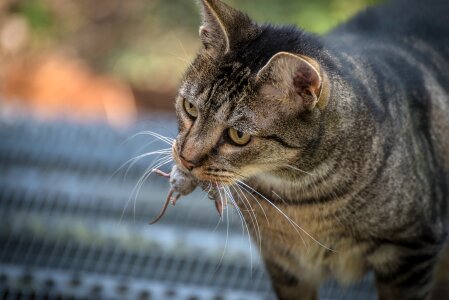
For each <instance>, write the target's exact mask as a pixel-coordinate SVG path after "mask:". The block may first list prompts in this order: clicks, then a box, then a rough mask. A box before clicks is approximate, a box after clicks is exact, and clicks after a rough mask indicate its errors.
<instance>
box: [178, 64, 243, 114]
mask: <svg viewBox="0 0 449 300" xmlns="http://www.w3.org/2000/svg"><path fill="white" fill-rule="evenodd" d="M250 83H251V70H250V68H248V67H247V66H245V65H244V64H242V63H240V62H237V61H234V62H230V63H220V62H218V61H217V62H208V63H201V64H200V63H197V64H196V65H195V64H194V65H192V66H191V68H190V70H189V71H188V72H187V74H186V76H185V79H184V81H183V83H182V85H181V88H180V93H181V94H182V95H184V96H186V97H189V96H190V97H193V98H194V99H191V101H193V102H195V104H197V105H202V106H205V105H208V106H209V105H212V106H214V105H218V104H219V103H222V102H223V101H228V102H229V101H239V99H240V98H241V97H242V94H245V93H246V92H247V90H248V88H249V85H250Z"/></svg>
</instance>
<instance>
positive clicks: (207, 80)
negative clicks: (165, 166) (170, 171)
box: [172, 0, 449, 299]
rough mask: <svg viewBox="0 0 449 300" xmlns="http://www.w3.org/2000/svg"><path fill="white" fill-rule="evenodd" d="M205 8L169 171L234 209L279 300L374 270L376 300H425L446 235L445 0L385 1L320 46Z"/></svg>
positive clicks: (320, 40) (448, 49) (448, 66)
mask: <svg viewBox="0 0 449 300" xmlns="http://www.w3.org/2000/svg"><path fill="white" fill-rule="evenodd" d="M199 5H200V7H201V10H202V17H203V24H202V26H201V27H200V30H199V35H200V39H201V41H202V47H201V50H200V51H199V53H198V56H197V57H196V58H195V60H194V61H193V63H192V64H191V65H190V66H189V67H188V69H187V71H186V73H185V75H184V77H183V79H182V81H181V85H180V89H179V95H178V96H177V99H176V104H175V107H176V112H177V117H178V125H179V135H178V136H177V138H176V140H175V143H174V144H173V148H172V152H173V157H174V160H175V162H176V165H177V167H178V168H179V169H180V170H182V171H183V172H184V173H185V174H189V176H192V177H193V178H195V180H198V181H199V182H202V186H203V188H204V189H205V190H206V191H208V192H210V194H211V197H214V198H215V199H216V202H217V203H220V202H221V203H222V205H223V206H225V205H226V202H227V201H229V202H232V204H235V205H238V207H239V208H240V210H241V213H242V214H243V215H244V217H245V220H246V221H247V223H248V227H249V228H250V229H249V230H250V231H251V234H252V237H253V239H254V240H255V241H256V242H257V244H258V245H259V247H260V251H261V255H262V257H263V259H264V262H265V265H266V267H267V270H268V272H269V274H270V277H271V279H272V283H273V286H274V289H275V292H276V294H277V296H278V297H279V299H316V298H317V289H318V287H319V285H320V284H321V283H322V282H323V281H324V280H326V279H327V278H330V277H333V278H336V279H337V280H338V281H339V282H340V283H341V284H349V283H352V282H355V281H357V280H359V279H360V278H362V277H363V276H364V275H365V274H366V273H367V272H373V273H374V277H375V279H376V286H377V293H378V297H379V299H428V298H429V297H430V295H431V290H432V284H433V282H434V272H435V269H436V266H437V262H438V259H439V257H440V256H441V253H442V251H443V250H442V249H443V247H444V245H445V241H446V237H447V229H448V224H447V223H448V218H447V202H448V200H449V191H448V184H449V22H448V19H447V14H448V13H449V1H447V0H431V1H426V2H424V1H422V2H420V1H418V0H412V1H405V0H397V1H391V2H388V3H386V4H383V5H380V6H377V7H372V8H369V9H367V10H365V11H363V12H361V13H360V14H358V15H357V16H355V17H354V18H352V19H351V20H349V21H348V22H347V23H345V24H342V25H340V26H338V27H337V28H335V29H334V30H332V31H331V32H330V33H328V34H326V35H325V36H322V37H318V36H315V35H313V34H310V33H306V32H304V31H303V30H301V29H298V28H296V27H294V26H280V27H278V26H272V25H259V24H256V23H255V22H254V21H252V20H251V19H250V18H249V17H248V16H247V15H246V14H244V13H242V12H239V11H238V10H236V9H234V8H231V7H230V6H228V5H227V4H225V3H223V2H222V1H219V0H201V1H199ZM228 205H229V204H228Z"/></svg>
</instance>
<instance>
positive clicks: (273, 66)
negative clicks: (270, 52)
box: [256, 52, 329, 112]
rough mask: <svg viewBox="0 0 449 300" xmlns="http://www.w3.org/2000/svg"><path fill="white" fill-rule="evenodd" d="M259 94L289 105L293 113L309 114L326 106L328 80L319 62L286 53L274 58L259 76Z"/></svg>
mask: <svg viewBox="0 0 449 300" xmlns="http://www.w3.org/2000/svg"><path fill="white" fill-rule="evenodd" d="M256 80H257V81H258V82H259V83H260V84H261V86H262V87H261V92H262V94H263V95H264V96H266V97H269V98H276V99H278V100H285V101H288V102H289V104H290V106H292V107H294V108H297V109H295V110H299V111H300V112H301V111H311V110H313V109H314V108H315V107H318V108H319V109H322V108H324V107H325V106H326V105H327V103H328V98H329V88H328V87H329V85H328V79H327V76H326V74H325V72H323V71H322V70H321V68H320V65H319V64H318V62H317V61H316V60H314V59H312V58H310V57H307V56H302V55H297V54H293V53H288V52H279V53H277V54H275V55H274V56H273V57H272V58H271V59H270V61H269V62H268V63H267V64H266V65H265V66H264V67H263V68H262V69H261V70H260V71H259V72H258V74H257V77H256Z"/></svg>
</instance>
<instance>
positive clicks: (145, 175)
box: [119, 155, 173, 223]
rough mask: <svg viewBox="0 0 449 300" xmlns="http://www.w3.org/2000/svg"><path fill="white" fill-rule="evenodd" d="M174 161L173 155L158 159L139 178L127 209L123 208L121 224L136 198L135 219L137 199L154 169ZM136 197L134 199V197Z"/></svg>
mask: <svg viewBox="0 0 449 300" xmlns="http://www.w3.org/2000/svg"><path fill="white" fill-rule="evenodd" d="M172 161H173V158H172V157H171V155H165V156H163V157H159V158H157V159H155V160H154V161H153V163H152V164H151V165H150V166H149V167H148V168H147V169H146V170H145V172H144V173H143V174H142V176H141V177H140V178H139V180H138V181H137V183H136V185H135V186H134V188H133V189H132V191H131V194H130V196H129V198H128V200H127V201H126V203H125V207H124V208H123V211H122V215H121V216H120V221H119V222H120V223H121V222H122V220H123V217H124V214H125V211H126V208H127V207H128V204H129V202H130V201H131V199H133V198H134V210H133V211H134V218H135V212H136V202H137V197H138V196H139V193H140V189H141V187H142V185H143V184H144V183H145V180H146V179H147V178H148V177H149V176H150V175H151V174H153V172H154V169H157V168H160V167H162V166H164V165H166V164H168V163H170V162H172ZM133 196H134V197H133Z"/></svg>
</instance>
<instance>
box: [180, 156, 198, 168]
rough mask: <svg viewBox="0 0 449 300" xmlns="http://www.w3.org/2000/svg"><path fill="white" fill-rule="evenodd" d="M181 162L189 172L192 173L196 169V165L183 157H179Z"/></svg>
mask: <svg viewBox="0 0 449 300" xmlns="http://www.w3.org/2000/svg"><path fill="white" fill-rule="evenodd" d="M179 160H180V161H181V164H182V165H183V166H184V168H186V169H187V170H189V171H192V170H193V168H195V167H196V165H195V164H194V163H192V162H190V161H188V160H186V159H185V158H184V157H182V155H180V156H179Z"/></svg>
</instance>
